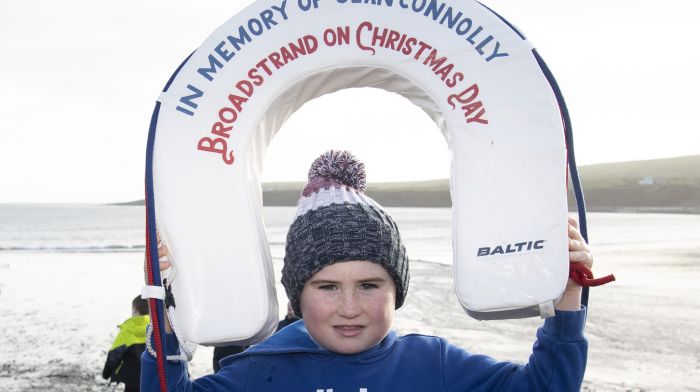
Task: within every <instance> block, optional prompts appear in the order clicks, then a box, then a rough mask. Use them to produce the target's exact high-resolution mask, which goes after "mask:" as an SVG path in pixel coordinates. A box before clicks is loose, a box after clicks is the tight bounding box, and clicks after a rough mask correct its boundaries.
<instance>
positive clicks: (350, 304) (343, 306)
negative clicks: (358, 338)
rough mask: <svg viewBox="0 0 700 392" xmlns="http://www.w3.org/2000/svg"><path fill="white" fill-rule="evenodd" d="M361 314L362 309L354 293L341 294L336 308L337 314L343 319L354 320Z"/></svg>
mask: <svg viewBox="0 0 700 392" xmlns="http://www.w3.org/2000/svg"><path fill="white" fill-rule="evenodd" d="M360 313H362V308H361V307H360V303H359V301H358V299H357V296H356V295H355V294H354V293H343V298H342V299H341V302H340V305H339V306H338V314H339V315H340V316H342V317H345V318H355V317H357V316H359V315H360Z"/></svg>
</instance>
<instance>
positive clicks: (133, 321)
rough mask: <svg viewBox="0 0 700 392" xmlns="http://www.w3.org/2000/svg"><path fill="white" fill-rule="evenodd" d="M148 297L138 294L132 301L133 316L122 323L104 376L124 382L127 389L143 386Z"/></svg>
mask: <svg viewBox="0 0 700 392" xmlns="http://www.w3.org/2000/svg"><path fill="white" fill-rule="evenodd" d="M149 322H150V319H149V317H148V301H146V300H145V299H141V296H137V297H136V298H134V299H133V300H132V301H131V318H129V319H128V320H126V321H124V322H123V323H122V324H121V325H119V333H118V334H117V337H116V338H115V339H114V343H113V344H112V347H111V348H110V349H109V353H108V354H107V360H106V361H105V367H104V369H103V370H102V377H103V378H104V379H105V380H106V379H109V380H110V383H112V382H116V383H124V385H125V389H124V390H125V391H126V392H135V391H138V390H139V387H140V383H141V380H140V379H141V354H142V353H143V351H144V349H145V348H146V344H145V343H146V327H147V326H148V323H149Z"/></svg>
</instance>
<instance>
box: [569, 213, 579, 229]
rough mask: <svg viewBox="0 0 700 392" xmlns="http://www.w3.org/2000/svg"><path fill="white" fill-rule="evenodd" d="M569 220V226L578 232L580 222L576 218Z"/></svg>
mask: <svg viewBox="0 0 700 392" xmlns="http://www.w3.org/2000/svg"><path fill="white" fill-rule="evenodd" d="M568 220H569V224H570V225H571V226H573V227H575V228H576V229H577V230H578V220H577V219H576V218H574V217H573V216H570V217H569V219H568Z"/></svg>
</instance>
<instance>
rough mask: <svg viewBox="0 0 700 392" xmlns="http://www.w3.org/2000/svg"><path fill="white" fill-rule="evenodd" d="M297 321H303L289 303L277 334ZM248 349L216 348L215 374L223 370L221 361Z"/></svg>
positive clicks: (234, 347) (278, 325)
mask: <svg viewBox="0 0 700 392" xmlns="http://www.w3.org/2000/svg"><path fill="white" fill-rule="evenodd" d="M297 320H301V319H300V318H299V317H297V316H295V315H294V309H292V304H291V303H290V302H287V314H286V315H285V316H284V318H283V319H282V320H280V322H279V323H277V328H276V329H275V333H277V332H279V330H280V329H282V328H284V327H286V326H287V325H289V324H292V323H293V322H295V321H297ZM247 348H248V346H237V345H235V344H234V345H230V346H221V347H214V358H213V359H212V361H213V362H214V373H216V372H218V371H219V369H221V364H220V363H219V361H221V360H222V359H224V358H226V357H228V356H229V355H235V354H239V353H242V352H243V351H245V349H247Z"/></svg>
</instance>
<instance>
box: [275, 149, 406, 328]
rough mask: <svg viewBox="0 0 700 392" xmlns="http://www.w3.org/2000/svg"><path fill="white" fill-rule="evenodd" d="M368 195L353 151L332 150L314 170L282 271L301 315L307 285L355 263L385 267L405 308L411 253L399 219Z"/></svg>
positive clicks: (361, 167) (398, 302)
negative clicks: (336, 265) (333, 266)
mask: <svg viewBox="0 0 700 392" xmlns="http://www.w3.org/2000/svg"><path fill="white" fill-rule="evenodd" d="M364 191H365V169H364V164H363V163H362V162H360V161H358V160H357V159H356V158H355V157H354V156H353V155H352V154H351V153H350V152H348V151H333V150H331V151H327V152H326V153H324V154H323V155H321V156H320V157H318V158H317V159H316V160H315V161H314V163H313V164H312V165H311V169H309V181H308V183H307V184H306V186H305V187H304V190H303V191H302V195H301V198H300V199H299V203H298V207H297V213H296V216H295V218H294V221H293V223H292V225H291V226H290V227H289V232H288V233H287V245H286V249H285V256H284V267H283V268H282V284H283V285H284V288H285V290H286V292H287V297H289V300H290V302H291V304H292V307H293V308H294V312H295V313H296V314H297V315H299V316H301V307H300V304H299V300H300V297H301V292H302V290H303V289H304V284H305V283H306V281H307V280H308V279H309V278H311V277H312V276H313V275H314V274H315V273H316V272H318V271H320V270H321V269H322V268H323V267H325V266H327V265H331V264H334V263H338V262H342V261H351V260H366V261H371V262H374V263H377V264H380V265H381V266H383V267H384V268H385V269H386V270H387V272H388V273H389V275H390V276H391V278H392V279H393V280H394V282H395V284H396V309H398V308H399V307H401V305H402V304H403V301H404V298H405V297H406V292H407V291H408V282H409V273H408V258H407V257H406V249H405V248H404V246H403V243H402V242H401V236H400V235H399V230H398V228H397V226H396V223H394V220H393V219H391V216H389V214H387V213H386V212H385V211H384V210H383V209H382V207H381V206H380V205H379V204H377V203H376V202H375V201H374V200H372V199H371V198H370V197H368V196H367V195H365V194H364Z"/></svg>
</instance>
